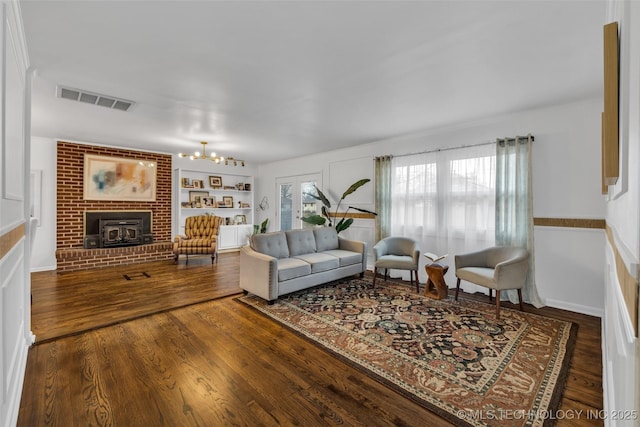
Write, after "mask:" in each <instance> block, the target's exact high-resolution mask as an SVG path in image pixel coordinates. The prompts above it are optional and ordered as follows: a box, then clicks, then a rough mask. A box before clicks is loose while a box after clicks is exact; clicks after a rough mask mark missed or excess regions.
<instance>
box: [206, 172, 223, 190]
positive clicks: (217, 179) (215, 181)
mask: <svg viewBox="0 0 640 427" xmlns="http://www.w3.org/2000/svg"><path fill="white" fill-rule="evenodd" d="M209 186H210V187H212V188H220V187H222V177H221V176H216V175H213V176H210V177H209Z"/></svg>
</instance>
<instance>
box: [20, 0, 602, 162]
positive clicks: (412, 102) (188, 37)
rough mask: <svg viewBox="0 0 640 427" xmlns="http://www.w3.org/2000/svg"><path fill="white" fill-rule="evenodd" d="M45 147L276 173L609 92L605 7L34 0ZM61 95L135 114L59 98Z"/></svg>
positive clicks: (31, 24) (27, 10)
mask: <svg viewBox="0 0 640 427" xmlns="http://www.w3.org/2000/svg"><path fill="white" fill-rule="evenodd" d="M21 10H22V16H23V21H24V28H25V35H26V41H27V48H28V51H29V59H30V62H31V66H32V67H33V68H34V69H35V73H36V74H35V78H34V81H33V101H32V105H33V108H32V135H33V136H43V137H50V138H58V139H65V140H71V141H82V142H91V143H97V144H106V145H114V146H121V147H132V148H137V149H144V150H152V151H159V152H166V153H178V152H181V151H189V152H192V151H194V150H196V149H197V148H199V146H200V144H199V141H201V140H204V141H209V147H210V148H211V149H213V150H214V151H216V152H217V153H218V154H221V155H224V156H227V155H232V156H235V157H236V158H241V159H245V160H247V161H248V162H253V163H259V162H268V161H272V160H275V159H282V158H290V157H297V156H302V155H308V154H312V153H317V152H320V151H327V150H332V149H337V148H341V147H346V146H353V145H358V144H364V143H367V142H372V141H377V140H381V139H385V138H390V137H394V136H398V135H403V134H410V133H415V132H420V131H425V130H428V129H433V128H437V127H442V126H448V125H453V124H458V123H463V122H468V121H473V120H479V119H482V118H485V117H491V116H495V115H499V114H504V113H508V112H514V111H521V110H525V109H529V108H536V107H541V106H545V105H550V104H558V103H564V102H570V101H574V100H578V99H582V98H586V97H592V96H598V95H599V94H600V93H601V92H602V89H601V87H602V59H601V58H602V25H603V24H604V17H605V3H604V1H539V0H538V1H495V2H494V1H478V0H475V1H391V0H390V1H177V0H175V1H154V0H151V1H149V0H138V1H84V0H83V1H60V2H58V1H35V0H26V1H25V0H22V1H21ZM57 85H64V86H68V87H71V88H77V89H81V90H85V91H89V92H95V93H100V94H105V95H109V96H113V97H117V98H122V99H125V100H131V101H134V102H135V103H136V105H135V106H134V107H133V108H132V109H130V111H128V112H123V111H118V110H113V109H109V108H105V107H100V106H94V105H89V104H84V103H81V102H75V101H70V100H67V99H59V98H57V97H56V87H57Z"/></svg>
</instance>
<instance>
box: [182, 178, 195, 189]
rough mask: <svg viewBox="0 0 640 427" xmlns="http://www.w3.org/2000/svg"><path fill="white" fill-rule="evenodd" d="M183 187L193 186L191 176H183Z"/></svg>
mask: <svg viewBox="0 0 640 427" xmlns="http://www.w3.org/2000/svg"><path fill="white" fill-rule="evenodd" d="M182 188H193V184H192V183H191V179H190V178H182Z"/></svg>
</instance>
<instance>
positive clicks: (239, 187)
mask: <svg viewBox="0 0 640 427" xmlns="http://www.w3.org/2000/svg"><path fill="white" fill-rule="evenodd" d="M236 190H240V191H244V183H243V182H239V183H237V184H236Z"/></svg>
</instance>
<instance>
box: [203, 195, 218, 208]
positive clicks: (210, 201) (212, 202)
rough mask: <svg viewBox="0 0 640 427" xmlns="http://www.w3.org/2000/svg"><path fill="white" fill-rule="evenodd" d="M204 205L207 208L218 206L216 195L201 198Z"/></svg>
mask: <svg viewBox="0 0 640 427" xmlns="http://www.w3.org/2000/svg"><path fill="white" fill-rule="evenodd" d="M201 201H202V205H203V207H205V208H215V207H216V197H215V196H213V197H202V198H201Z"/></svg>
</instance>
